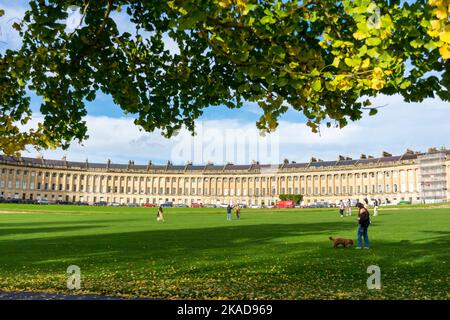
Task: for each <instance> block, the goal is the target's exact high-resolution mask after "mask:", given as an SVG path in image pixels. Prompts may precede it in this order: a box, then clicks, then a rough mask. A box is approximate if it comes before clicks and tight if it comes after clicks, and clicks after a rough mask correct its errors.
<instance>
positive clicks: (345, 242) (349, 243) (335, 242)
mask: <svg viewBox="0 0 450 320" xmlns="http://www.w3.org/2000/svg"><path fill="white" fill-rule="evenodd" d="M329 239H330V240H331V241H333V248H337V247H338V246H339V245H342V246H343V247H344V248H347V247H348V246H352V245H353V240H352V239H344V238H333V237H330V238H329Z"/></svg>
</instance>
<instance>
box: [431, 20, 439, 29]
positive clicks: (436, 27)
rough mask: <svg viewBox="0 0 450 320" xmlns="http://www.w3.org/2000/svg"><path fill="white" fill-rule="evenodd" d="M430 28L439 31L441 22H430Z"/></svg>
mask: <svg viewBox="0 0 450 320" xmlns="http://www.w3.org/2000/svg"><path fill="white" fill-rule="evenodd" d="M431 28H432V29H433V30H440V29H441V20H432V21H431Z"/></svg>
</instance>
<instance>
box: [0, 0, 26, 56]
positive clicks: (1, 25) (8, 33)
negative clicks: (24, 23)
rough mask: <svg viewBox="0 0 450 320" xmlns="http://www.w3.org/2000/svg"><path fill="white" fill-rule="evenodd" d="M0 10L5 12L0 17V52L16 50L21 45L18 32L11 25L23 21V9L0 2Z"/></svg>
mask: <svg viewBox="0 0 450 320" xmlns="http://www.w3.org/2000/svg"><path fill="white" fill-rule="evenodd" d="M0 8H1V9H3V10H4V11H5V15H4V16H2V17H0V52H4V51H5V50H6V49H17V48H19V47H20V45H21V44H22V39H21V37H20V35H19V32H18V31H17V30H15V29H14V28H13V27H12V25H13V24H14V23H15V22H17V23H20V21H21V20H22V19H23V16H24V15H25V8H23V7H21V6H18V5H11V4H4V3H3V1H1V2H0Z"/></svg>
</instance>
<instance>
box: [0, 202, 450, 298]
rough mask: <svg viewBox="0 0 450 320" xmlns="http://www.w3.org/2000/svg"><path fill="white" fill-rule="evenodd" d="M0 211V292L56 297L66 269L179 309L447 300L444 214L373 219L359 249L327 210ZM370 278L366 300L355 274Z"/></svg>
mask: <svg viewBox="0 0 450 320" xmlns="http://www.w3.org/2000/svg"><path fill="white" fill-rule="evenodd" d="M155 216H156V210H155V208H126V207H76V206H35V205H11V204H9V205H6V204H2V205H0V290H17V291H22V290H32V291H48V292H61V293H68V292H69V291H68V290H67V289H66V279H67V276H68V275H67V273H66V269H67V267H68V266H69V265H78V266H79V267H80V268H81V273H82V283H81V286H82V289H81V290H79V291H77V293H99V294H108V295H121V296H128V297H152V298H168V299H175V298H184V299H243V298H246V299H339V298H343V299H449V298H450V290H449V283H450V273H449V271H450V268H449V267H450V265H449V264H450V251H449V248H450V209H446V208H443V209H429V208H414V207H411V208H407V210H402V209H393V210H389V209H381V210H380V215H379V216H377V217H373V218H372V220H373V223H372V225H371V226H370V229H369V236H370V240H371V247H372V248H371V249H370V250H355V249H333V248H332V247H331V242H330V240H328V237H329V236H330V235H333V236H344V237H349V238H353V239H354V240H356V227H357V223H356V218H355V216H352V217H345V218H343V219H342V218H340V217H339V214H338V213H337V211H336V209H335V210H329V209H326V210H321V209H309V210H306V209H290V210H275V209H266V210H255V209H244V210H242V218H241V220H239V221H238V220H235V218H234V220H233V221H226V216H225V212H224V209H206V208H199V209H191V208H173V209H166V211H165V218H166V222H165V223H163V224H158V223H157V222H156V219H155ZM370 265H378V266H379V267H380V269H381V281H382V288H381V290H369V289H367V286H366V281H367V278H368V276H369V274H368V273H367V267H368V266H370Z"/></svg>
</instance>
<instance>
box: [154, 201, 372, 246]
mask: <svg viewBox="0 0 450 320" xmlns="http://www.w3.org/2000/svg"><path fill="white" fill-rule="evenodd" d="M346 207H347V215H348V216H351V215H352V205H351V201H350V199H348V201H347V202H346V204H344V202H343V201H342V200H341V202H340V205H339V212H340V215H341V217H344V211H345V208H346ZM356 207H357V208H358V246H357V247H356V249H361V248H362V247H361V246H362V240H363V239H364V248H365V249H369V235H368V228H369V225H370V223H371V221H370V214H369V210H368V207H369V200H368V199H367V198H366V199H364V204H363V203H361V202H358V203H356ZM233 209H234V211H235V213H236V219H237V220H239V219H240V218H241V208H240V207H239V205H236V206H234V207H232V206H231V205H228V206H227V221H230V220H231V212H232V210H233ZM373 215H374V216H376V215H378V201H377V200H375V202H374V214H373ZM156 221H157V222H164V213H163V208H162V206H160V207H159V208H158V212H157V214H156Z"/></svg>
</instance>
